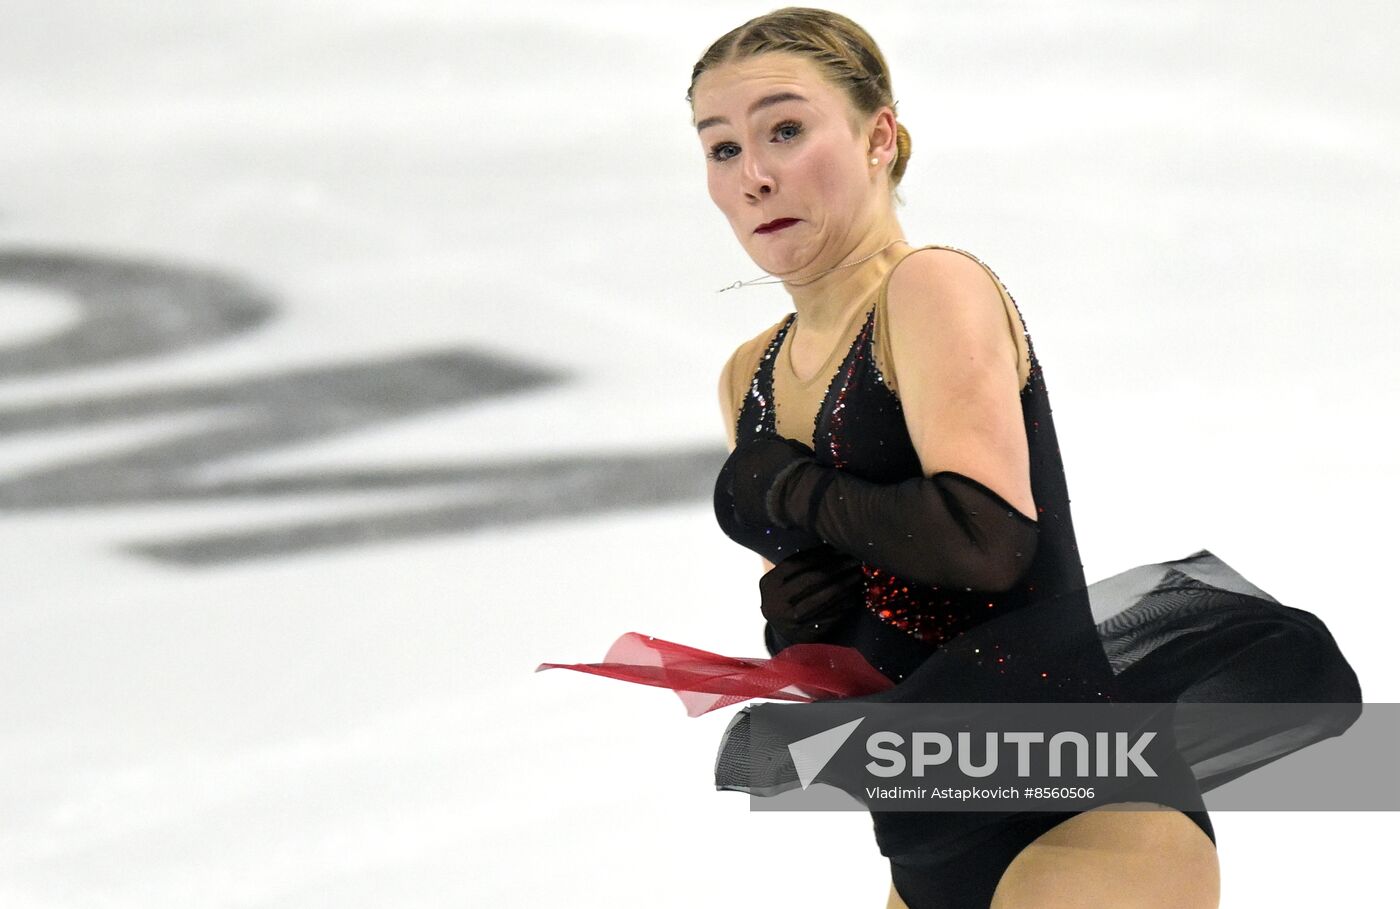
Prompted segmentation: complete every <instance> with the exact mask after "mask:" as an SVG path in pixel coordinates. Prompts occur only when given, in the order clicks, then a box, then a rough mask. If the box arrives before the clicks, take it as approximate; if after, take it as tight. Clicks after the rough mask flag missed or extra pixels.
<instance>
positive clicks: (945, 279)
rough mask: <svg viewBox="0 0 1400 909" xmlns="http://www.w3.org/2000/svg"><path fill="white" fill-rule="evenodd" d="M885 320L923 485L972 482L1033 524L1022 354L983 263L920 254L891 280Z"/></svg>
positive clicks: (955, 255)
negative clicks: (956, 477)
mask: <svg viewBox="0 0 1400 909" xmlns="http://www.w3.org/2000/svg"><path fill="white" fill-rule="evenodd" d="M887 304H888V313H887V322H888V324H887V325H886V326H885V330H886V331H888V332H889V345H890V352H891V355H892V356H893V357H894V360H895V371H896V372H897V373H898V374H899V389H900V403H901V405H902V406H903V410H904V420H905V424H906V426H907V427H908V430H909V437H910V439H911V440H913V443H914V450H915V451H916V452H918V455H919V462H920V464H921V465H922V467H923V474H924V476H926V477H929V476H933V475H934V474H935V473H937V472H938V471H942V470H951V471H956V472H958V473H961V474H963V475H964V476H968V477H972V478H973V479H976V480H978V481H980V482H981V483H983V484H984V485H985V486H987V487H988V488H990V489H992V490H994V491H996V492H997V493H998V494H999V495H1001V496H1002V497H1003V498H1005V499H1006V501H1008V502H1010V503H1011V504H1012V505H1013V506H1015V507H1016V509H1017V510H1018V511H1020V512H1021V513H1022V514H1024V515H1026V516H1028V517H1030V518H1031V520H1035V516H1036V507H1035V500H1034V498H1033V497H1032V495H1031V478H1030V452H1029V445H1028V443H1027V440H1026V427H1025V423H1024V419H1023V416H1022V413H1021V380H1020V375H1019V374H1018V372H1017V369H1016V367H1017V359H1018V351H1017V349H1016V343H1015V340H1014V339H1013V338H1012V337H1011V336H1010V332H1009V331H1008V325H1007V317H1006V307H1005V304H1004V303H1003V302H1002V299H1001V290H1000V288H998V286H997V285H996V283H995V282H994V281H993V280H992V277H991V276H990V275H989V274H988V273H987V271H986V269H984V268H983V267H982V266H981V265H979V264H978V263H977V262H976V261H974V260H973V259H971V258H970V257H968V256H966V255H963V254H962V253H960V252H956V251H953V250H948V249H924V250H919V251H917V252H915V253H911V254H909V255H908V256H905V257H904V259H902V260H900V264H899V266H898V267H897V268H896V269H895V270H894V272H893V273H892V274H891V275H890V279H889V288H888V291H887Z"/></svg>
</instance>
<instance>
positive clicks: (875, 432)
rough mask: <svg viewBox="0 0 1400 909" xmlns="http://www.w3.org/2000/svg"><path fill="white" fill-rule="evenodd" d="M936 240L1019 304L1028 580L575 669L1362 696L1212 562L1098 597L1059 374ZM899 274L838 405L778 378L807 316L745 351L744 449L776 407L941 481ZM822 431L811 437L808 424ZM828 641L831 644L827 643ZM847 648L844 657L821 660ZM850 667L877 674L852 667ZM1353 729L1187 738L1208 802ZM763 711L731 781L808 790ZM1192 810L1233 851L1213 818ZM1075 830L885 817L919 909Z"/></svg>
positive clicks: (999, 820) (983, 890)
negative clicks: (894, 323)
mask: <svg viewBox="0 0 1400 909" xmlns="http://www.w3.org/2000/svg"><path fill="white" fill-rule="evenodd" d="M922 248H942V249H952V250H954V251H955V252H958V253H961V254H963V255H968V256H969V257H971V258H972V259H973V260H974V261H977V262H978V264H979V265H981V266H982V268H983V269H985V270H986V271H987V273H988V275H989V276H990V277H991V278H992V280H993V281H995V283H996V285H997V287H998V289H999V291H1000V293H1001V294H1002V297H1003V303H1004V305H1005V306H1006V310H1007V316H1008V325H1009V326H1011V330H1012V333H1013V338H1014V340H1015V342H1016V345H1017V350H1018V353H1019V354H1020V355H1021V365H1020V368H1019V370H1020V379H1021V382H1022V385H1021V393H1020V401H1021V410H1022V415H1023V419H1024V424H1025V431H1026V438H1027V441H1028V446H1029V454H1030V479H1031V487H1032V492H1033V496H1034V500H1035V504H1036V509H1037V517H1036V521H1037V522H1038V524H1039V537H1038V545H1037V547H1036V549H1035V551H1034V554H1033V558H1032V560H1031V562H1030V565H1029V568H1028V570H1026V571H1025V572H1024V574H1023V575H1022V576H1021V578H1020V580H1019V582H1017V583H1016V584H1015V585H1014V586H1013V587H1011V588H1010V589H1006V590H1002V591H999V592H988V591H986V590H978V589H970V588H950V587H947V586H937V585H931V584H925V583H919V582H917V581H914V580H911V579H910V578H906V577H900V576H897V575H894V574H892V573H891V572H890V571H888V570H886V569H882V568H881V567H880V566H878V565H876V564H865V563H863V564H862V566H861V570H862V573H863V575H864V584H863V588H864V593H863V596H862V598H861V602H859V603H855V604H853V606H852V608H850V609H849V610H847V611H846V612H845V613H844V614H843V615H842V616H841V617H840V618H839V619H837V620H835V621H833V622H831V623H830V624H829V625H827V627H825V628H824V629H823V630H822V632H821V635H820V643H818V644H814V643H810V642H804V643H801V644H797V645H795V646H794V645H790V644H789V642H788V641H786V640H784V639H783V637H782V635H781V634H780V633H779V632H778V631H777V629H775V628H774V627H773V626H772V625H768V626H766V627H765V631H764V641H765V644H766V647H767V649H768V652H769V654H770V659H769V660H754V659H734V658H728V657H720V656H719V655H716V654H710V653H708V652H706V651H700V650H695V649H693V648H684V647H681V646H680V645H674V644H670V643H669V642H664V641H657V640H656V639H652V638H646V637H644V636H641V635H636V634H631V635H625V636H624V637H623V638H621V639H619V641H618V644H617V645H615V647H614V650H613V651H612V652H610V653H609V654H608V658H607V660H606V661H605V662H604V663H602V664H572V665H569V666H568V668H574V669H581V670H583V671H588V672H595V673H598V674H603V675H610V676H613V677H616V678H624V679H628V680H631V681H637V682H643V683H646V684H653V685H662V686H666V687H670V688H672V689H674V690H676V691H677V692H678V693H681V694H682V697H683V699H684V700H686V703H687V706H688V707H690V708H691V713H692V714H695V713H698V712H703V711H704V710H710V709H714V708H716V707H721V706H726V705H728V704H732V703H736V702H738V701H742V700H745V699H747V698H751V697H754V696H765V697H769V698H774V699H779V700H783V699H788V700H814V699H825V698H836V697H839V698H843V699H847V700H851V701H867V702H872V703H920V702H939V703H953V702H988V703H992V702H1051V701H1054V702H1093V701H1119V702H1152V703H1173V702H1178V703H1191V702H1210V703H1215V702H1228V703H1259V702H1266V703H1277V702H1307V703H1351V704H1359V703H1360V701H1361V693H1360V687H1359V684H1358V682H1357V679H1356V676H1355V674H1354V673H1353V671H1352V669H1351V667H1350V666H1349V665H1348V663H1347V661H1346V659H1345V658H1344V657H1343V656H1342V654H1341V652H1340V651H1339V650H1338V648H1337V645H1336V643H1335V641H1334V640H1333V638H1332V636H1331V634H1330V633H1329V632H1328V630H1327V628H1326V626H1325V625H1324V624H1323V623H1322V622H1321V621H1319V620H1318V619H1317V618H1316V617H1315V616H1313V615H1312V614H1310V613H1308V612H1305V611H1302V610H1299V609H1294V608H1291V607H1288V606H1284V605H1281V604H1279V603H1278V602H1277V601H1275V600H1274V599H1273V598H1272V597H1270V596H1269V595H1268V594H1266V593H1264V592H1263V591H1262V590H1260V589H1259V588H1257V587H1256V586H1255V585H1253V584H1251V583H1250V582H1249V581H1247V580H1246V579H1244V578H1243V577H1241V576H1240V575H1239V574H1238V573H1237V572H1235V571H1234V570H1233V569H1231V568H1230V566H1228V565H1227V564H1225V563H1224V562H1223V561H1221V560H1220V559H1218V558H1217V557H1215V556H1214V555H1212V554H1211V553H1209V552H1208V551H1205V550H1201V551H1199V552H1197V553H1194V554H1192V555H1189V556H1187V557H1185V558H1181V559H1176V560H1172V561H1165V562H1159V563H1150V564H1146V565H1139V566H1136V567H1134V568H1131V569H1129V570H1128V571H1125V572H1122V573H1120V574H1118V575H1115V576H1113V577H1112V578H1107V579H1104V580H1101V581H1099V582H1096V583H1095V584H1094V585H1087V584H1086V583H1085V578H1084V572H1083V564H1082V562H1081V561H1080V556H1079V551H1078V546H1077V543H1076V540H1075V534H1074V526H1073V522H1072V520H1071V514H1070V498H1069V492H1068V489H1067V486H1066V481H1065V472H1064V467H1063V464H1062V462H1061V459H1060V450H1059V446H1058V443H1057V439H1056V434H1055V425H1054V421H1053V419H1052V416H1051V408H1050V401H1049V397H1048V394H1047V391H1046V385H1045V379H1044V374H1043V372H1042V370H1041V367H1040V363H1039V361H1038V360H1037V358H1036V355H1035V350H1034V346H1033V344H1032V342H1031V338H1030V335H1029V333H1028V332H1026V331H1025V327H1024V322H1023V321H1022V319H1021V317H1020V312H1019V308H1018V307H1017V306H1016V304H1015V302H1014V300H1013V299H1012V298H1011V296H1010V294H1009V293H1008V292H1007V290H1006V288H1005V286H1004V285H1003V284H1002V283H1001V281H1000V279H999V278H997V276H996V274H995V273H994V272H992V271H991V269H990V268H988V267H987V266H986V264H985V263H982V262H981V261H980V260H978V259H976V257H975V256H971V254H970V253H966V252H964V251H963V250H956V249H955V248H953V247H922ZM914 251H917V250H914ZM911 252H912V251H911ZM890 272H893V268H891V269H890ZM888 281H889V273H887V274H886V275H885V278H884V281H883V282H882V283H881V285H880V288H879V290H878V292H877V295H876V299H875V301H874V305H873V306H871V307H870V308H869V309H868V310H867V311H866V312H865V313H864V320H863V321H862V322H860V324H859V328H858V331H857V332H856V333H855V336H854V339H853V341H852V342H851V344H850V346H849V348H847V349H846V350H845V353H844V359H842V360H841V361H840V363H839V365H838V366H837V368H836V369H835V371H834V372H832V371H826V372H825V373H824V374H821V375H819V376H818V377H817V379H816V381H819V382H822V383H824V386H825V388H824V393H821V389H820V388H818V389H816V390H815V391H812V393H811V394H809V395H808V396H807V398H806V401H807V402H808V403H807V405H806V406H805V410H804V405H803V403H802V401H803V397H802V391H803V389H800V388H796V389H794V383H795V382H796V380H795V379H794V377H793V376H791V375H790V374H789V373H784V374H782V375H781V376H780V377H779V378H780V379H781V380H782V381H783V382H786V383H787V392H789V393H787V394H784V389H783V388H782V387H779V388H778V390H777V391H775V373H774V366H775V364H776V363H778V362H779V361H778V357H779V354H780V352H782V351H783V341H784V339H785V338H786V336H787V333H788V331H789V329H790V328H791V326H792V324H793V321H794V319H795V318H796V314H795V313H793V314H789V315H788V316H787V317H786V318H785V319H783V320H781V321H780V322H779V323H777V324H776V326H775V327H774V329H770V330H771V332H772V333H771V335H770V336H769V337H768V339H767V341H766V343H759V344H752V346H751V353H750V355H749V356H748V357H747V358H746V357H743V356H738V355H739V354H740V353H742V352H743V348H741V351H740V352H736V357H738V359H737V360H736V363H738V364H740V365H741V366H742V369H741V370H740V372H739V378H738V379H737V380H736V381H737V382H742V383H744V384H743V385H742V386H741V387H739V388H737V389H736V391H737V392H738V393H740V394H742V404H741V405H739V406H738V411H737V417H736V435H735V438H736V440H737V442H738V444H739V445H740V446H743V445H744V444H745V442H746V441H749V440H753V439H756V438H762V437H765V436H776V435H779V434H780V433H779V425H778V420H777V417H776V411H775V406H776V404H777V400H778V399H779V398H780V397H781V399H782V400H783V401H784V403H786V404H789V411H788V413H789V414H792V413H797V414H798V418H797V420H796V422H795V423H793V422H789V423H787V424H786V425H784V426H783V427H782V430H783V433H784V434H786V433H789V432H790V433H793V437H795V438H797V440H798V441H801V442H803V443H804V444H805V443H810V444H811V447H812V449H813V451H814V452H815V459H816V461H817V462H818V463H819V464H821V465H823V466H825V467H829V468H835V469H837V470H839V471H846V472H849V473H850V474H851V475H854V476H858V477H860V478H862V479H863V480H866V481H869V482H870V483H874V484H895V483H899V482H901V481H905V480H908V479H910V478H915V477H921V476H922V468H921V465H920V461H919V458H918V454H917V452H916V450H915V448H914V445H913V442H912V440H911V438H910V436H909V432H908V429H907V427H906V424H905V421H904V415H903V412H902V409H901V405H900V399H899V396H898V391H897V386H896V383H895V382H893V381H891V380H892V379H893V375H887V374H886V373H887V372H888V371H889V366H890V365H891V360H890V358H889V354H888V339H887V338H882V337H879V336H878V335H877V332H878V331H879V329H880V328H881V327H882V325H881V322H880V320H882V319H883V318H884V307H885V303H886V289H887V286H888ZM853 327H854V326H853ZM848 336H849V335H848ZM756 340H757V339H756ZM840 353H841V352H840V351H839V350H838V351H836V352H835V353H834V355H833V359H834V357H835V356H839V355H840ZM750 366H751V367H752V368H751V369H750ZM779 385H780V386H781V383H779ZM809 390H810V389H809ZM736 397H737V396H736ZM809 413H810V414H811V417H810V422H808V421H807V415H808V414H809ZM788 419H789V420H790V419H791V416H789V418H788ZM807 426H810V427H811V432H812V435H811V438H810V439H809V438H806V437H805V432H803V430H805V429H806V427H807ZM726 467H727V465H726ZM727 496H732V493H731V492H730V486H729V484H728V483H727V482H726V480H725V477H724V474H723V472H721V477H720V482H718V483H717V485H716V495H715V510H716V516H717V518H718V520H719V523H720V526H721V527H722V529H723V530H724V532H725V533H726V534H727V535H729V536H730V537H731V538H732V539H734V540H735V541H736V542H738V543H740V544H741V545H743V546H745V547H747V548H749V549H752V550H753V551H755V552H757V553H760V554H761V555H763V556H764V557H765V558H767V559H768V560H769V561H771V562H774V563H775V564H776V563H781V562H782V560H784V559H785V558H788V557H790V556H792V555H793V554H795V553H797V552H800V551H802V550H804V549H805V548H808V547H810V546H813V545H816V544H818V543H820V542H822V541H820V540H814V539H813V538H812V536H811V534H809V533H807V532H804V531H801V530H795V529H784V528H780V527H764V526H755V525H752V524H744V523H741V522H739V521H738V520H737V519H736V518H735V514H734V509H733V507H732V502H731V501H729V500H728V499H727V498H726V497H727ZM1021 517H1022V518H1023V519H1024V520H1029V518H1025V516H1021ZM851 555H854V556H856V557H857V558H859V557H860V554H859V553H851ZM824 646H829V648H830V649H829V650H821V648H822V647H824ZM789 654H800V656H794V657H791V658H789V656H788V655H789ZM831 654H838V657H837V658H835V659H824V657H827V656H830V655H831ZM839 654H850V655H852V656H854V655H856V654H858V655H859V657H860V658H863V660H860V659H857V660H856V661H855V662H854V663H844V662H841V657H840V656H839ZM814 655H815V656H814ZM557 665H559V664H544V665H543V666H542V667H541V668H545V667H546V666H557ZM872 667H873V670H874V673H878V675H876V674H874V673H872ZM823 673H825V674H823ZM794 692H797V693H796V694H794ZM802 692H806V693H807V694H809V695H811V696H809V697H803V696H802V695H801V693H802ZM781 709H784V710H789V709H796V710H800V709H803V707H802V705H801V704H795V705H791V706H789V707H783V708H781ZM1356 715H1359V708H1358V711H1357V714H1356ZM1337 717H1338V714H1336V713H1328V714H1325V715H1323V716H1320V717H1319V718H1318V719H1317V721H1316V722H1315V724H1314V725H1313V726H1310V727H1303V726H1300V727H1298V728H1293V729H1290V730H1289V732H1290V734H1289V735H1287V736H1278V735H1277V734H1276V733H1277V731H1278V730H1277V729H1269V730H1260V732H1259V734H1258V735H1257V736H1250V735H1248V734H1235V735H1233V736H1232V737H1230V738H1229V740H1228V741H1227V740H1225V739H1224V738H1222V737H1218V736H1216V737H1212V736H1206V737H1203V738H1201V739H1200V740H1195V741H1183V742H1179V743H1178V745H1179V748H1180V751H1181V754H1182V757H1183V758H1184V760H1185V761H1186V762H1187V763H1188V764H1189V766H1190V767H1191V769H1192V771H1193V772H1194V774H1195V777H1196V779H1197V780H1198V782H1199V787H1200V791H1201V792H1205V791H1208V790H1209V789H1211V788H1214V787H1215V786H1218V785H1220V784H1222V783H1224V782H1226V781H1228V780H1230V779H1234V778H1235V777H1237V776H1239V775H1241V774H1243V773H1245V772H1248V771H1249V770H1251V769H1254V768H1256V767H1259V766H1263V765H1264V764H1267V763H1269V762H1271V761H1273V760H1276V759H1278V758H1280V757H1282V756H1284V755H1286V754H1288V753H1291V752H1292V751H1296V750H1298V749H1299V748H1302V747H1304V746H1305V745H1307V744H1309V743H1311V742H1314V741H1318V740H1321V739H1323V738H1327V737H1329V736H1333V735H1338V734H1340V733H1341V732H1342V731H1343V730H1344V729H1345V728H1346V726H1347V725H1348V724H1349V721H1348V720H1346V719H1343V720H1340V721H1339V720H1338V719H1337ZM748 719H749V708H747V707H745V708H743V709H741V710H740V711H739V713H738V715H736V716H735V718H734V720H733V721H732V722H731V723H730V724H729V727H728V729H727V730H726V733H725V737H724V740H723V741H722V743H721V746H720V753H719V758H718V761H717V763H716V781H715V782H716V786H717V787H718V788H720V789H728V790H735V791H744V792H756V793H759V794H770V793H777V792H781V791H784V790H785V789H786V788H790V787H791V785H792V783H793V780H792V778H791V777H790V776H787V777H784V776H783V775H782V771H781V770H775V769H774V768H779V767H781V766H782V764H783V762H782V761H781V760H775V759H774V756H773V755H765V754H762V753H760V748H761V746H759V745H758V744H757V743H755V742H752V741H750V739H749V736H748V734H747V723H748ZM788 767H789V769H790V764H789V765H788ZM765 774H769V775H770V776H769V777H765ZM1185 813H1186V815H1187V816H1188V817H1190V818H1191V820H1193V821H1194V822H1195V823H1196V824H1197V825H1199V826H1200V828H1201V830H1202V831H1203V832H1204V834H1205V835H1206V836H1208V837H1210V838H1211V839H1212V841H1213V840H1214V839H1215V835H1214V831H1213V829H1212V827H1211V824H1210V820H1209V817H1208V815H1207V814H1206V812H1205V811H1204V809H1203V805H1201V804H1200V803H1197V806H1196V809H1195V810H1187V811H1186V812H1185ZM1070 816H1071V814H1069V813H1066V812H1063V811H1058V812H1008V813H994V812H986V811H977V812H957V813H954V812H937V813H932V812H881V811H873V810H872V811H871V817H872V821H873V824H874V832H875V838H876V841H877V843H878V845H879V847H880V850H881V852H882V853H883V854H884V855H885V856H887V857H888V858H889V860H890V865H891V875H892V878H893V882H894V885H895V888H896V889H897V891H898V892H899V894H900V895H901V897H902V898H903V899H904V900H905V902H906V903H908V905H909V906H910V907H911V909H943V907H958V909H975V907H986V906H988V905H989V904H990V901H991V897H992V893H993V892H994V890H995V888H996V885H997V882H998V881H999V880H1000V878H1001V875H1002V873H1003V872H1004V871H1005V869H1006V867H1007V866H1008V865H1009V864H1010V863H1011V861H1012V859H1014V858H1015V857H1016V855H1017V854H1018V853H1019V852H1021V851H1022V850H1023V849H1024V848H1025V847H1026V846H1027V845H1028V844H1029V843H1030V842H1031V841H1032V840H1034V839H1036V838H1037V837H1038V836H1040V834H1042V833H1044V832H1045V831H1047V830H1049V829H1050V828H1052V827H1054V826H1056V825H1057V824H1059V823H1061V822H1063V821H1064V820H1066V819H1067V818H1069V817H1070Z"/></svg>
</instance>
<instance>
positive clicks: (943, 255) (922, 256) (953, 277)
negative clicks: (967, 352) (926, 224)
mask: <svg viewBox="0 0 1400 909" xmlns="http://www.w3.org/2000/svg"><path fill="white" fill-rule="evenodd" d="M886 298H887V303H888V305H889V308H890V311H891V312H895V311H900V312H901V313H902V314H904V315H905V316H909V315H913V314H917V313H924V314H927V315H937V314H938V313H939V312H944V313H948V312H949V311H950V309H951V308H953V307H957V308H958V309H959V310H966V311H967V315H969V316H973V317H976V316H977V315H979V314H980V315H981V316H982V317H983V318H984V319H985V320H986V321H987V322H988V324H993V325H995V324H998V320H1002V319H1004V316H1003V315H1002V303H1001V289H1000V288H999V287H998V286H997V283H996V281H994V280H993V278H992V276H991V275H990V274H988V271H987V269H986V268H985V267H983V265H982V264H981V263H980V262H979V261H978V260H977V259H975V258H973V256H972V255H971V254H970V253H965V252H959V251H957V250H954V249H948V248H945V247H937V246H935V247H927V248H921V249H916V250H914V251H913V252H912V253H909V254H908V255H906V256H905V257H904V258H903V259H900V260H899V262H897V263H896V264H895V267H894V269H893V270H892V271H891V272H890V277H889V287H888V288H887V289H886ZM993 317H995V318H993Z"/></svg>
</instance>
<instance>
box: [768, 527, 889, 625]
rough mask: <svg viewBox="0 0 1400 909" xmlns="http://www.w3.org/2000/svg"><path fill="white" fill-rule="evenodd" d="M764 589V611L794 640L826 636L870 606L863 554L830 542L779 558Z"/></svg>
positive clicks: (769, 619) (771, 622)
mask: <svg viewBox="0 0 1400 909" xmlns="http://www.w3.org/2000/svg"><path fill="white" fill-rule="evenodd" d="M758 589H759V591H760V593H761V595H762V602H761V605H760V607H759V608H760V609H761V610H762V612H763V617H764V618H765V619H767V620H768V623H769V624H770V625H772V626H773V630H774V631H776V632H777V633H778V635H779V636H780V637H781V638H782V639H783V640H784V641H786V642H788V643H790V644H797V643H809V642H812V641H819V640H821V639H822V638H823V637H825V636H826V635H827V634H828V632H829V631H830V629H831V626H832V625H833V624H835V623H836V621H837V620H838V619H840V618H842V617H843V616H845V615H846V614H848V613H850V612H852V611H854V610H858V609H862V608H864V606H865V572H864V571H863V570H862V569H861V564H860V559H857V558H855V557H854V556H850V555H846V554H845V553H842V552H840V551H839V550H837V549H835V548H833V547H831V546H827V545H825V544H823V545H820V546H816V547H814V548H811V549H804V550H802V551H801V552H799V553H797V554H796V555H793V556H790V557H788V558H786V559H784V560H783V561H781V562H779V563H778V565H777V566H776V567H775V568H772V569H770V570H769V571H767V572H765V573H764V575H763V577H761V578H760V579H759V581H758Z"/></svg>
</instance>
